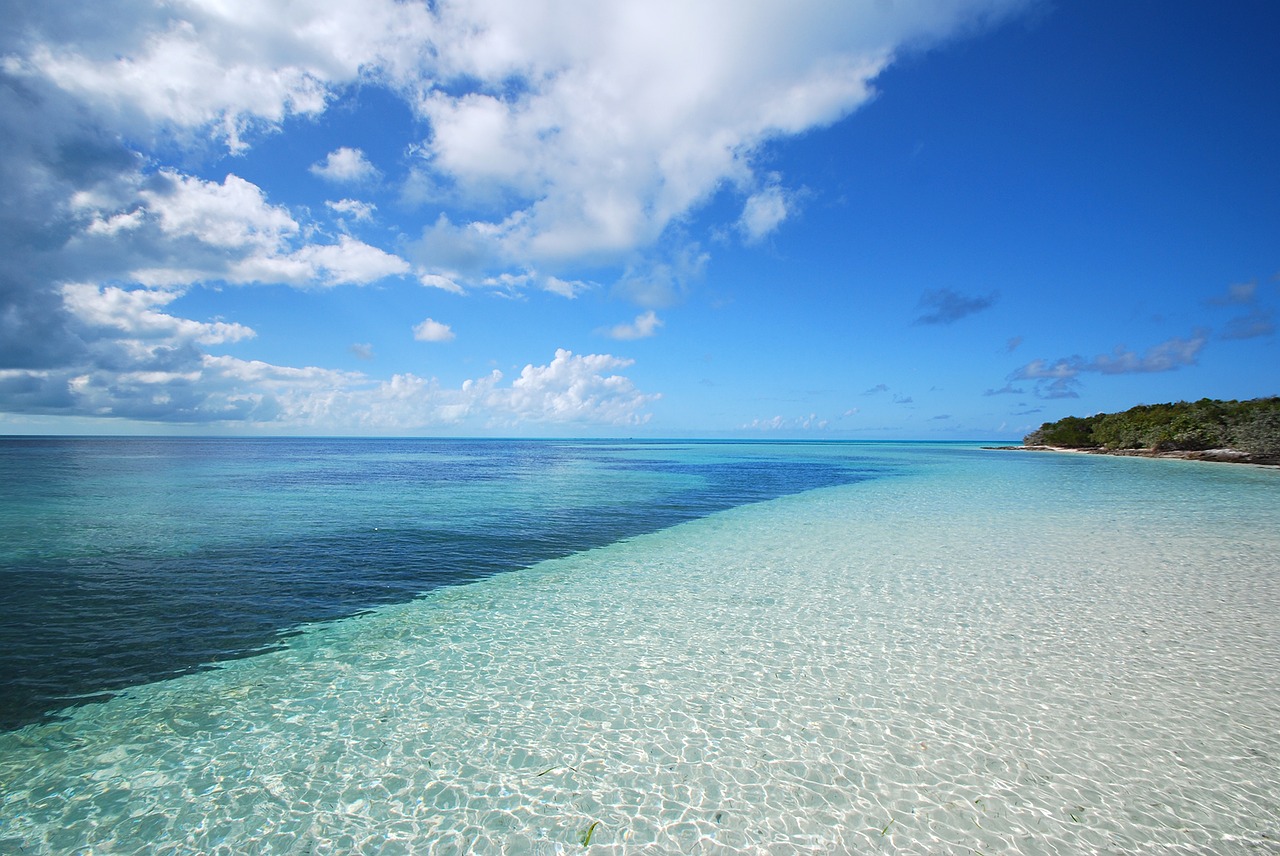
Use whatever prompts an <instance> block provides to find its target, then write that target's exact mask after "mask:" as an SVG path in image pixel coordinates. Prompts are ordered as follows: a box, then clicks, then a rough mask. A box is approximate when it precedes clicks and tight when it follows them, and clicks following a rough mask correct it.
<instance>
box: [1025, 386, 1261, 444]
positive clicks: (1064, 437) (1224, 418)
mask: <svg viewBox="0 0 1280 856" xmlns="http://www.w3.org/2000/svg"><path fill="white" fill-rule="evenodd" d="M1022 442H1023V443H1024V444H1026V445H1028V446H1063V447H1066V448H1071V449H1107V450H1113V451H1114V450H1123V449H1146V450H1150V451H1153V452H1174V451H1185V452H1200V451H1204V450H1206V449H1235V450H1237V451H1240V452H1244V453H1246V454H1248V455H1250V456H1251V457H1253V458H1256V459H1259V460H1280V396H1272V397H1270V398H1254V399H1250V400H1249V401H1217V400H1214V399H1210V398H1202V399H1200V400H1199V401H1194V402H1186V401H1179V402H1177V403H1175V404H1143V405H1139V406H1138V407H1131V408H1130V409H1128V410H1126V411H1124V412H1123V413H1099V414H1097V415H1095V416H1068V417H1066V418H1065V419H1059V420H1058V421H1057V422H1046V423H1044V424H1043V425H1041V426H1040V428H1039V429H1037V430H1035V431H1033V432H1031V433H1030V434H1028V435H1027V436H1026V437H1025V438H1024V439H1023V441H1022Z"/></svg>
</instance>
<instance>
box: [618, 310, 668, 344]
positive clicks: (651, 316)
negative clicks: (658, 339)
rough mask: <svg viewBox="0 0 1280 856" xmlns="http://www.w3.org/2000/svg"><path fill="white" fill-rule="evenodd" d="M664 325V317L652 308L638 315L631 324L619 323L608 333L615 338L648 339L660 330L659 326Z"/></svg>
mask: <svg viewBox="0 0 1280 856" xmlns="http://www.w3.org/2000/svg"><path fill="white" fill-rule="evenodd" d="M661 326H662V319H661V318H659V317H658V314H657V313H656V312H654V311H653V310H652V309H650V310H649V311H648V312H645V313H642V314H640V315H637V316H636V320H635V321H633V322H631V323H630V324H618V325H617V326H615V327H611V328H610V329H609V330H608V335H609V337H610V338H613V339H620V340H624V341H625V340H631V339H647V338H649V337H650V336H652V335H654V334H655V333H657V332H658V328H659V327H661Z"/></svg>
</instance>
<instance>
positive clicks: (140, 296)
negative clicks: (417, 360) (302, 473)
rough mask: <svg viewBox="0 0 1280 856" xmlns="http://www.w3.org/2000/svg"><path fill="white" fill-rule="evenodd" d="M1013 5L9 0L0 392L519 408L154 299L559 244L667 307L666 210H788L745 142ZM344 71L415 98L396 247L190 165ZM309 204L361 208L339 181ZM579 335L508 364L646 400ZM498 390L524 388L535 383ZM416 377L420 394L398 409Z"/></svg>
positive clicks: (2, 111) (687, 253) (516, 260)
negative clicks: (276, 350)
mask: <svg viewBox="0 0 1280 856" xmlns="http://www.w3.org/2000/svg"><path fill="white" fill-rule="evenodd" d="M1024 3H1025V0H975V2H973V3H966V4H956V3H953V2H949V0H919V2H915V3H910V4H848V3H842V2H825V3H824V2H819V3H814V4H803V5H801V6H799V7H795V8H791V7H788V8H783V7H781V6H777V7H774V6H771V5H768V4H764V5H751V6H742V5H741V4H736V3H730V2H728V0H722V2H712V3H705V4H702V3H699V4H686V3H674V2H672V3H661V4H659V5H656V6H655V5H651V4H644V5H639V6H637V5H632V4H589V5H586V6H584V5H582V4H575V3H566V2H563V0H549V2H547V3H541V4H530V3H525V2H518V0H485V2H480V3H455V2H450V0H442V2H436V3H425V2H398V0H367V2H362V3H359V4H352V3H339V2H336V0H300V2H297V3H293V4H290V6H289V10H288V14H281V13H280V9H279V8H278V7H277V6H276V5H275V4H252V3H239V2H232V3H213V2H180V3H160V2H145V0H139V2H129V3H124V4H110V5H104V4H90V3H85V4H79V5H77V7H76V10H75V14H74V15H69V14H67V13H66V10H65V9H64V8H62V7H61V6H59V5H58V4H38V3H28V4H17V5H16V7H15V8H11V9H6V13H7V14H9V15H10V18H9V19H8V20H7V21H6V26H5V27H4V28H3V29H2V30H0V78H3V79H2V80H0V84H2V85H0V132H2V133H3V137H4V140H5V144H4V152H3V155H2V156H0V186H3V187H4V188H5V192H6V203H7V204H6V205H5V206H3V209H2V210H0V252H3V254H4V257H5V260H6V263H5V265H4V266H3V270H0V372H5V373H6V374H5V375H4V376H3V384H4V388H5V389H6V390H10V391H11V394H12V396H13V397H11V398H10V397H3V398H0V406H6V407H8V406H14V407H19V408H22V407H30V408H37V407H48V408H51V410H50V411H49V412H60V413H63V412H65V413H75V414H84V413H90V412H94V413H103V414H109V415H117V416H119V415H134V416H136V417H137V418H148V419H152V418H155V419H163V418H168V417H166V415H165V414H166V413H168V414H170V415H171V416H172V418H185V419H191V420H209V419H244V420H268V421H270V420H286V421H287V420H292V422H290V424H299V425H303V424H319V422H318V421H316V420H319V419H320V418H321V415H322V414H324V413H326V412H327V413H330V414H331V415H333V418H338V415H341V416H342V418H343V419H346V420H347V423H346V424H351V423H352V422H353V420H354V421H357V422H358V421H359V420H358V418H357V417H356V416H354V415H352V413H353V411H352V410H351V408H354V407H356V406H358V405H362V406H367V407H370V408H374V409H379V408H381V409H380V410H379V412H381V413H386V414H395V413H404V414H410V413H412V414H417V415H416V416H413V417H412V419H421V420H424V421H422V422H421V423H420V424H437V422H438V420H440V419H444V418H446V414H450V413H455V412H465V413H468V414H475V413H480V412H493V413H506V414H510V413H517V412H523V411H519V410H511V409H510V408H508V409H506V410H504V409H503V408H502V406H501V405H502V399H501V397H498V398H484V399H479V398H476V397H475V396H476V395H478V393H466V394H464V393H463V392H462V391H459V390H453V391H448V390H442V389H439V388H438V387H436V386H433V382H431V381H425V380H422V379H418V378H414V377H413V376H410V375H400V376H397V378H398V379H395V380H393V381H388V382H386V383H385V384H382V383H376V382H371V381H369V380H368V379H365V378H360V377H356V376H352V375H348V374H343V373H340V372H337V373H335V372H333V371H330V370H326V369H322V368H316V367H310V368H289V367H280V366H269V365H267V364H264V363H256V362H254V361H246V360H238V359H237V358H233V357H231V356H227V355H217V354H211V353H207V352H206V350H205V349H209V348H214V347H218V346H220V345H223V346H225V345H229V344H231V343H233V342H236V341H239V342H243V341H245V340H246V339H247V334H242V331H240V330H239V329H238V327H237V325H235V324H234V323H233V322H226V321H218V320H205V321H197V320H195V319H182V318H180V317H179V313H178V312H177V311H176V310H173V309H172V307H173V306H174V302H176V301H177V300H178V299H179V298H170V297H169V296H171V295H181V294H182V293H184V291H186V290H189V289H190V288H191V287H193V286H194V285H196V284H198V283H206V282H210V283H212V282H229V283H242V284H249V283H259V282H260V283H278V284H285V285H292V286H297V287H333V286H341V285H362V284H367V283H372V282H375V281H377V280H378V279H380V278H384V277H389V276H403V275H406V274H409V273H412V274H414V275H416V276H417V277H418V279H419V281H421V282H422V283H423V284H424V285H428V286H432V287H437V288H443V289H446V290H449V291H461V290H463V289H464V288H466V287H470V285H472V284H492V286H493V287H495V288H500V289H504V290H507V291H512V290H518V289H523V288H542V289H546V290H549V291H552V292H554V293H559V294H563V295H565V296H572V295H573V294H576V293H578V292H580V291H581V289H582V288H585V287H587V285H586V284H584V283H582V282H580V281H577V280H572V279H569V278H568V277H569V276H570V275H571V274H568V273H566V271H568V270H570V269H571V268H572V267H573V266H575V265H576V266H578V267H584V266H587V265H599V264H605V263H608V264H615V265H619V266H623V267H625V273H624V274H623V275H622V276H621V277H620V278H619V279H618V281H617V283H616V285H615V286H614V288H615V292H616V293H617V294H619V295H621V296H624V297H628V298H629V299H632V300H634V301H635V302H637V303H639V304H640V305H641V306H643V307H645V308H650V309H657V308H661V307H663V306H667V305H671V304H672V303H674V302H677V301H679V300H680V299H681V298H682V297H683V296H684V295H685V293H686V292H687V289H688V288H689V284H690V282H692V281H694V280H695V279H696V278H697V276H698V275H699V274H700V272H701V270H702V267H703V266H704V265H705V263H706V258H707V257H706V254H705V253H703V252H702V251H701V250H700V249H698V248H697V245H696V243H693V242H691V241H689V240H687V239H685V238H684V237H683V236H681V235H679V234H675V233H678V232H679V227H680V226H681V225H682V224H684V223H687V222H688V220H689V215H690V213H691V212H693V211H694V210H695V209H697V208H698V207H699V206H702V205H704V204H705V203H707V202H708V201H709V200H710V198H711V197H712V195H713V194H715V193H717V192H719V191H722V190H725V191H728V192H730V193H733V194H736V195H737V197H738V198H739V199H740V200H742V206H743V207H742V209H741V210H742V213H743V217H742V218H741V221H740V223H741V225H740V228H741V229H742V230H743V234H744V236H746V237H747V238H748V239H749V240H751V239H758V238H759V237H763V236H764V235H767V234H769V233H770V231H771V230H773V229H776V228H779V227H780V225H781V224H783V223H785V221H786V218H787V217H788V216H789V215H790V213H791V206H790V204H789V201H788V200H787V198H786V196H785V193H784V192H783V191H781V190H780V189H778V188H780V187H781V184H780V181H781V179H780V180H779V181H774V180H773V179H772V178H771V177H769V176H764V177H762V176H761V175H760V174H759V166H758V160H759V154H760V151H761V147H762V146H764V145H765V144H767V143H768V142H769V141H771V140H774V139H777V138H780V137H786V136H791V135H796V134H799V133H803V132H805V131H807V130H810V129H812V128H815V127H820V126H823V125H827V124H830V123H832V122H835V121H837V120H839V119H840V118H842V117H844V116H846V115H848V114H849V113H850V112H852V111H854V110H856V109H857V108H858V107H859V106H860V105H862V104H864V103H865V102H866V101H867V100H868V99H869V98H870V97H872V95H873V82H874V80H875V78H876V77H877V75H879V74H880V72H881V71H882V70H883V69H884V68H885V67H886V66H888V65H889V64H890V63H891V62H892V61H893V59H894V58H895V56H897V55H898V54H899V53H901V52H902V51H903V50H906V49H917V48H920V47H922V46H928V45H930V44H932V43H936V42H938V41H940V40H943V39H946V38H949V37H951V36H953V35H955V34H957V33H962V32H969V31H971V30H972V29H973V27H974V26H975V25H981V24H984V23H989V22H991V21H993V20H996V19H998V18H1000V17H1001V16H1003V15H1006V14H1008V13H1010V12H1011V11H1012V10H1015V9H1017V8H1019V7H1021V6H1022V5H1024ZM361 86H370V87H382V88H384V89H386V90H388V91H390V92H392V93H394V94H396V95H398V96H399V97H401V98H403V99H404V101H405V102H406V103H407V104H409V106H410V108H411V109H412V110H413V111H414V113H415V114H416V116H417V117H418V118H419V119H422V120H425V123H426V125H427V126H429V129H430V131H429V135H427V136H426V137H425V138H424V139H422V140H421V141H419V142H418V144H417V146H416V148H415V149H414V151H416V152H417V154H416V155H415V156H414V157H415V162H414V163H413V164H411V165H410V172H411V173H412V174H414V175H416V176H419V185H420V186H421V187H429V188H430V194H426V195H430V196H432V198H433V199H447V201H448V202H449V203H450V204H451V208H450V210H451V211H454V212H459V211H461V212H464V213H454V214H453V215H452V219H450V216H447V215H443V214H442V215H440V219H439V220H438V221H437V222H436V224H435V226H434V227H431V228H428V229H427V230H425V231H424V232H423V233H422V234H421V237H420V238H419V240H418V242H417V243H416V244H414V245H413V246H412V247H410V248H409V250H408V252H409V254H410V259H409V260H406V259H404V258H401V257H400V256H399V255H397V254H395V253H392V252H390V251H388V250H386V249H382V248H379V247H376V246H373V245H372V244H370V243H366V242H364V241H362V240H359V239H357V238H356V237H353V236H351V235H347V234H343V235H341V236H339V237H337V238H336V239H335V238H334V237H333V236H332V235H326V234H325V233H324V230H323V229H322V228H320V227H319V226H318V225H317V224H316V223H315V222H313V221H311V220H310V219H309V214H307V212H306V211H305V210H302V209H293V210H291V209H288V208H286V207H284V206H282V205H280V204H278V201H273V200H271V199H269V198H268V195H267V194H266V193H265V192H264V191H263V190H262V188H260V187H258V186H256V185H255V184H254V183H253V182H251V181H249V180H247V179H245V178H242V177H240V176H237V175H233V174H231V175H226V176H225V177H224V178H223V179H222V180H221V181H209V180H207V179H205V178H203V177H198V176H195V175H190V174H186V173H187V172H189V171H193V170H194V167H191V166H189V164H193V163H199V162H201V161H202V160H203V159H204V156H206V155H208V153H209V152H213V151H217V150H222V151H223V152H224V153H225V152H232V153H244V152H247V151H249V150H250V149H251V147H252V146H253V145H255V144H256V143H257V142H258V141H259V140H260V139H262V138H263V136H264V135H267V134H271V133H276V132H278V131H280V130H281V129H283V128H285V127H287V125H286V120H288V119H290V118H307V117H316V116H319V115H320V114H321V113H323V112H324V111H325V110H327V109H329V107H330V105H331V104H332V103H333V101H334V100H335V98H336V97H337V96H338V95H339V94H341V93H346V92H352V91H356V90H357V88H358V87H361ZM165 153H176V154H175V155H174V157H175V158H176V159H180V160H178V162H180V163H182V164H184V166H183V167H182V168H178V167H174V166H170V165H167V164H166V163H165V162H164V161H163V158H164V157H165V156H166V155H165ZM316 169H317V174H318V175H319V176H320V177H321V178H323V179H326V180H334V181H361V180H374V179H377V178H378V176H377V173H376V169H375V168H374V167H373V166H372V164H370V163H369V161H368V158H367V157H365V156H364V154H363V153H362V152H361V151H360V150H359V149H355V148H345V149H337V150H335V151H334V152H332V153H331V154H330V155H329V156H327V157H326V158H325V159H324V160H323V161H321V162H319V163H318V164H316ZM244 172H245V174H248V172H247V171H244ZM784 178H785V177H784ZM778 194H781V196H779V195H778ZM410 195H411V194H409V193H408V191H407V190H406V192H405V197H406V198H408V197H409V196H410ZM423 195H424V194H419V196H420V197H421V196H423ZM329 210H331V211H333V212H335V213H337V214H344V215H347V216H348V217H350V218H352V219H353V220H362V219H367V215H369V214H371V213H372V209H371V208H363V207H361V206H360V204H358V203H355V202H354V201H351V200H342V201H339V202H336V203H333V204H332V205H330V206H329ZM346 225H347V224H344V231H345V226H346ZM673 226H674V227H676V228H674V229H673ZM673 234H674V236H673ZM753 236H754V237H753ZM560 277H565V278H560ZM111 289H116V290H115V291H112V290H111ZM171 300H172V301H173V302H170V301H171ZM166 318H169V319H172V320H165V319H166ZM183 321H187V322H190V323H189V324H184V323H181V322H183ZM193 325H194V326H193ZM218 325H225V326H222V327H219V326H218ZM247 329H248V328H244V330H247ZM144 334H146V335H144ZM237 336H239V337H240V338H239V339H237V338H236V337H237ZM592 359H593V358H589V357H575V356H573V355H568V356H565V357H563V358H562V357H561V356H560V354H557V357H556V359H555V360H553V361H552V363H551V364H549V365H548V366H544V367H531V369H537V368H542V369H546V370H548V371H549V370H550V369H551V368H552V367H556V371H557V372H559V373H558V374H555V377H556V378H567V377H570V376H571V375H573V376H575V377H577V378H578V379H577V380H576V381H575V383H579V382H581V384H585V386H583V385H580V386H579V387H574V388H575V389H579V391H580V395H579V397H578V398H576V399H575V398H574V397H573V396H574V394H570V393H568V392H565V391H560V392H558V393H556V394H555V395H551V394H550V392H548V395H547V396H544V397H542V398H538V397H537V396H532V398H530V399H529V400H531V401H534V400H536V401H539V402H542V403H543V404H544V405H545V406H546V407H547V408H549V410H548V411H546V412H551V413H575V412H576V413H580V414H591V415H590V416H583V418H597V417H599V418H601V419H605V420H606V421H608V420H611V419H614V418H618V419H622V420H623V421H624V422H625V421H626V420H627V419H630V418H631V417H632V416H634V415H635V413H637V412H638V410H637V408H638V407H639V406H641V405H640V404H638V402H641V403H642V402H646V401H649V400H651V398H650V397H646V396H644V395H642V394H641V393H638V392H636V391H635V390H634V389H633V388H630V387H629V382H628V381H626V379H625V378H622V377H621V376H620V375H616V374H608V375H606V374H603V373H602V372H604V371H606V369H605V368H602V367H601V366H602V365H603V364H602V363H600V362H599V361H598V360H597V361H596V362H594V363H593V362H592ZM602 359H605V361H606V362H607V361H608V360H610V359H613V358H602ZM584 361H585V362H584ZM614 368H615V369H616V368H617V367H616V366H615V367H614ZM608 370H609V371H612V370H614V369H608ZM574 372H585V374H581V375H580V376H578V375H574ZM593 372H595V373H593ZM534 375H535V376H538V377H541V375H540V374H539V373H538V372H537V371H534ZM548 383H550V381H548ZM486 384H488V385H489V387H491V388H492V390H494V391H495V392H494V395H497V394H498V393H497V392H496V390H498V386H497V385H495V383H493V382H490V381H488V380H484V379H480V380H477V381H476V382H475V384H474V386H473V388H474V389H476V390H479V389H482V388H485V385H486ZM516 388H517V387H515V386H514V385H513V387H512V389H516ZM519 389H521V390H525V392H523V393H522V394H526V395H532V392H531V390H532V382H529V383H526V384H523V385H522V386H521V387H519ZM547 389H548V390H550V389H551V387H547ZM592 390H594V392H592ZM506 394H507V401H508V403H510V401H514V400H515V399H516V397H517V396H516V393H515V392H512V391H508V392H507V393H506ZM575 394H576V393H575ZM7 395H9V393H0V396H7ZM423 396H426V398H427V399H429V400H430V401H431V402H433V404H432V405H431V407H435V405H436V404H439V407H438V408H437V409H435V410H432V409H431V408H430V407H420V408H418V409H416V410H415V409H414V408H415V407H416V405H415V404H414V402H417V401H418V400H420V399H421V398H422V397H423ZM469 396H470V397H469ZM566 396H568V397H566ZM593 396H594V397H593ZM574 401H577V402H578V404H577V405H575V404H574V403H573V402H574ZM477 402H479V403H477ZM486 408H487V410H486ZM459 409H460V410H459ZM529 412H531V413H542V412H543V411H539V410H537V408H536V407H534V408H533V409H531V410H530V411H529ZM303 414H310V416H304V415H303ZM602 414H604V415H602ZM370 418H375V417H370ZM388 418H392V417H391V416H388ZM396 418H398V417H396ZM406 418H408V417H406ZM467 418H471V417H467ZM495 418H498V417H495ZM537 418H542V417H537ZM547 418H551V417H547ZM308 419H311V420H313V421H311V422H308V421H307V420H308ZM412 419H411V421H412ZM433 420H436V421H433Z"/></svg>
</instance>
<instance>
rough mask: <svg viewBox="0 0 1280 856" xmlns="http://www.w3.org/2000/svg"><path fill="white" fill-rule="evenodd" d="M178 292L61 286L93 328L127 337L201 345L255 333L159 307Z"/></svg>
mask: <svg viewBox="0 0 1280 856" xmlns="http://www.w3.org/2000/svg"><path fill="white" fill-rule="evenodd" d="M178 296H179V295H178V294H177V293H175V292H170V291H150V290H147V289H133V290H126V289H123V288H117V287H115V286H105V287H103V286H97V285H93V284H90V283H68V284H66V285H64V286H62V299H63V304H64V305H65V306H66V308H67V309H68V310H69V311H70V312H71V314H72V316H73V317H75V318H76V319H77V320H78V321H79V322H80V323H81V324H82V325H84V327H85V328H87V329H90V330H94V329H106V330H110V331H112V332H113V333H115V334H119V335H121V336H122V337H124V338H128V339H138V340H143V339H147V340H154V339H168V340H171V341H173V342H194V343H199V344H201V345H215V344H220V343H223V342H237V341H240V340H241V339H248V338H252V337H253V336H254V335H255V334H254V331H253V330H252V329H250V328H248V327H245V326H244V325H242V324H231V323H227V322H224V321H214V322H201V321H192V320H190V319H186V318H178V317H175V316H173V315H166V314H165V313H163V312H160V311H158V308H159V307H162V306H166V305H168V304H169V303H172V302H173V301H174V300H175V299H176V298H177V297H178Z"/></svg>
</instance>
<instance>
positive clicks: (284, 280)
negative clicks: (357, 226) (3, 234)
mask: <svg viewBox="0 0 1280 856" xmlns="http://www.w3.org/2000/svg"><path fill="white" fill-rule="evenodd" d="M79 204H80V208H81V212H80V213H81V215H82V216H84V217H85V218H86V219H87V220H88V225H87V226H86V227H85V229H84V230H83V233H82V237H81V238H80V243H81V245H82V246H84V247H86V248H87V247H89V246H90V245H91V244H92V243H93V242H95V241H96V242H97V244H94V246H96V247H99V248H100V251H101V252H103V253H109V254H110V255H113V256H114V257H115V258H116V259H117V260H118V261H119V262H120V263H121V264H123V265H125V269H124V270H122V271H120V272H119V274H117V275H118V276H122V277H124V278H127V279H130V280H133V281H136V282H140V283H143V284H147V285H153V286H184V285H188V284H191V283H194V282H201V281H209V280H219V279H221V280H226V281H227V282H233V283H252V282H262V283H281V284H286V285H293V286H298V287H302V288H309V287H321V288H324V287H332V286H337V285H367V284H369V283H371V282H375V281H377V280H379V279H383V278H385V277H389V276H402V275H405V274H408V273H409V272H410V270H411V268H410V266H409V263H408V262H406V261H405V260H404V259H402V258H400V257H399V256H396V255H393V254H392V253H388V252H386V251H385V250H381V249H379V248H377V247H374V246H372V245H370V244H366V243H364V242H363V241H360V240H357V239H355V238H353V237H351V236H350V235H339V236H338V239H337V242H336V243H314V242H302V241H301V240H300V239H301V238H302V237H303V236H304V235H309V234H311V233H312V231H313V230H312V229H309V228H307V229H304V228H303V226H302V225H301V224H299V223H298V221H297V220H296V219H294V217H293V215H292V214H290V213H289V211H288V210H286V209H285V208H283V207H281V206H278V205H272V204H270V203H269V202H268V201H267V198H266V194H265V193H264V192H263V190H262V188H260V187H258V186H257V185H256V184H253V183H252V182H249V181H246V180H244V179H243V178H240V177H239V176H236V175H227V176H226V178H224V179H223V181H222V182H221V183H219V182H215V181H205V180H203V179H200V178H197V177H194V176H188V175H182V174H180V173H178V172H175V171H173V170H168V169H166V170H162V171H160V172H159V173H157V174H156V175H153V176H150V177H142V176H139V177H137V186H136V187H135V188H133V189H132V191H131V192H123V193H121V194H120V196H119V197H117V198H102V199H98V198H90V197H87V196H85V197H82V198H81V199H80V200H79ZM352 204H353V205H355V206H358V205H359V204H360V203H352ZM100 206H101V207H100ZM348 208H349V210H357V211H358V210H360V209H358V208H351V207H350V206H348Z"/></svg>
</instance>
